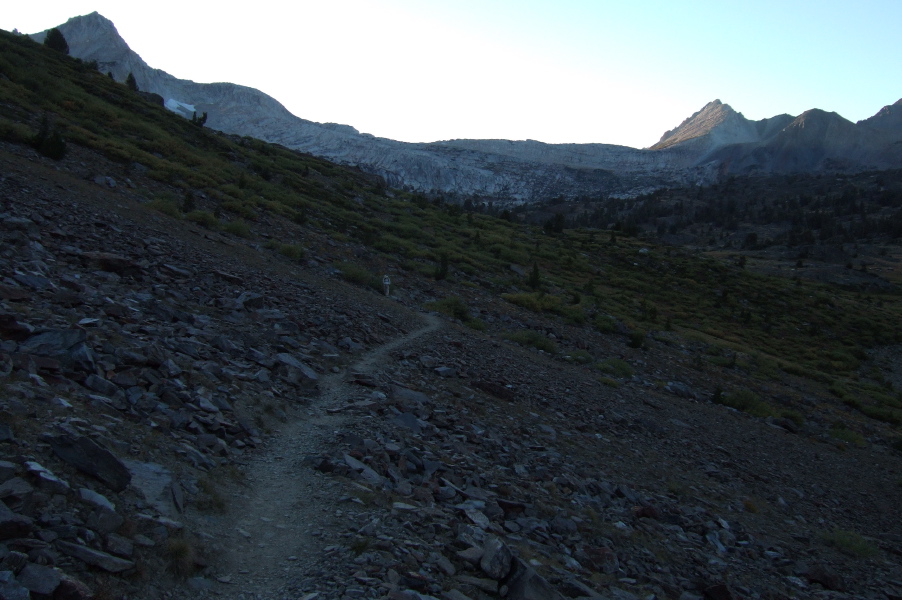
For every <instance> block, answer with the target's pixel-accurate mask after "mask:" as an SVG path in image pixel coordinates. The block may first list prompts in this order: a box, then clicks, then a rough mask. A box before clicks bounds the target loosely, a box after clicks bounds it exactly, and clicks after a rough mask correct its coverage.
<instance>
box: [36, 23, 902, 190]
mask: <svg viewBox="0 0 902 600" xmlns="http://www.w3.org/2000/svg"><path fill="white" fill-rule="evenodd" d="M59 28H60V30H61V31H62V32H63V34H64V35H65V37H66V39H67V40H68V42H69V45H70V48H71V52H72V55H73V56H77V57H79V58H82V59H84V60H96V61H97V62H98V65H99V68H100V70H101V71H103V72H107V71H109V72H111V73H113V75H114V76H115V77H116V79H117V80H119V81H123V80H124V79H125V78H126V76H127V74H128V73H130V72H131V73H133V74H134V75H135V77H136V79H137V81H138V85H139V86H140V88H141V89H142V90H144V91H147V92H153V93H156V94H159V95H160V96H162V97H163V98H164V100H165V101H166V104H167V106H168V107H170V108H171V109H172V110H175V111H176V112H180V113H181V114H183V115H184V116H186V117H189V118H190V116H191V114H192V113H193V112H194V111H197V112H198V114H200V113H203V112H207V113H208V115H209V120H208V122H207V125H208V126H210V127H214V128H216V129H219V130H222V131H225V132H229V133H237V134H240V135H250V136H253V137H256V138H259V139H262V140H266V141H269V142H275V143H279V144H282V145H285V146H287V147H289V148H293V149H297V150H301V151H303V152H308V153H311V154H314V155H317V156H322V157H325V158H328V159H330V160H333V161H335V162H338V163H341V164H346V165H356V166H359V167H360V168H362V169H364V170H366V171H368V172H371V173H375V174H378V175H381V176H382V177H384V178H385V180H386V181H387V183H388V184H389V185H391V186H395V187H407V188H410V189H414V190H419V191H423V192H432V193H442V194H446V195H451V196H452V197H466V196H480V197H484V198H487V199H494V200H508V201H515V202H531V201H539V200H547V199H549V198H553V197H558V196H565V197H576V196H591V197H598V196H602V195H635V194H637V193H641V192H643V191H647V190H649V189H653V188H656V187H660V186H667V185H674V184H692V183H706V182H711V181H714V180H716V179H717V178H718V177H720V176H721V175H722V174H723V172H731V173H748V172H783V171H796V170H804V171H810V170H825V169H826V170H830V169H833V170H836V169H840V170H848V169H851V170H856V169H862V168H890V167H893V166H895V167H898V166H899V165H900V151H899V150H898V147H899V146H900V144H899V141H900V133H899V131H898V127H897V126H888V125H887V124H886V123H887V121H888V119H886V118H880V119H878V118H877V117H878V116H879V115H878V116H875V117H873V118H872V119H869V120H868V121H867V122H865V124H864V125H861V126H852V129H853V130H854V132H852V133H849V132H845V133H843V134H841V135H838V134H836V132H833V130H832V129H831V130H830V131H829V132H828V131H826V130H823V129H822V128H814V129H816V130H817V132H816V133H815V132H813V131H812V127H810V126H809V127H808V128H807V129H806V128H803V127H802V126H801V125H800V122H799V121H798V120H796V121H793V118H792V117H790V116H789V115H779V116H776V117H773V118H771V119H764V120H762V121H757V122H752V121H749V120H747V119H745V118H744V117H743V116H742V115H741V114H739V113H737V112H735V111H734V110H733V109H732V108H730V107H729V106H728V105H725V104H722V103H721V102H720V101H714V102H712V103H710V104H708V105H707V106H705V107H704V108H703V109H702V110H701V111H699V112H698V113H696V114H695V115H693V116H692V117H690V118H689V119H687V120H686V121H684V122H683V123H682V124H681V125H680V126H679V127H677V128H676V129H675V130H673V131H670V132H667V133H666V134H665V135H664V136H663V137H662V139H661V141H660V142H658V144H655V145H654V146H652V147H651V148H650V149H648V150H638V149H635V148H628V147H625V146H615V145H610V144H544V143H541V142H535V141H516V142H515V141H509V140H451V141H444V142H435V143H429V144H408V143H403V142H396V141H393V140H389V139H385V138H376V137H373V136H370V135H367V134H361V133H359V132H358V131H357V130H356V129H354V128H353V127H350V126H347V125H337V124H333V123H326V124H322V123H315V122H312V121H307V120H304V119H300V118H298V117H295V116H294V115H292V114H291V113H289V112H288V111H287V110H286V109H285V107H283V106H282V105H281V104H279V103H278V102H277V101H276V100H275V99H273V98H271V97H269V96H267V95H266V94H263V93H262V92H259V91H257V90H254V89H251V88H247V87H243V86H240V85H235V84H230V83H214V84H197V83H194V82H191V81H186V80H180V79H176V78H175V77H172V76H171V75H169V74H167V73H165V72H163V71H160V70H158V69H153V68H151V67H150V66H149V65H147V64H146V63H145V62H144V61H143V60H142V59H141V57H140V56H138V55H137V54H135V53H134V52H132V51H131V50H130V49H129V48H128V45H127V44H126V42H125V41H124V40H123V39H122V38H121V37H120V36H119V34H118V33H117V32H116V29H115V27H114V26H113V24H112V23H111V22H110V21H109V20H107V19H105V18H104V17H102V16H101V15H99V14H97V13H92V14H90V15H86V16H82V17H75V18H73V19H70V20H69V21H68V22H66V23H65V24H62V25H60V27H59ZM43 35H44V34H36V35H35V36H34V37H35V39H38V40H40V39H42V36H43ZM892 108H893V107H887V108H886V109H884V111H882V112H881V114H883V113H884V112H886V111H889V110H890V109H892ZM806 115H807V113H806ZM806 115H803V116H802V117H799V119H802V122H805V121H809V122H810V120H811V119H810V116H808V117H806ZM790 122H792V126H789V127H787V126H788V125H790ZM834 129H835V128H834ZM803 131H804V133H800V132H803Z"/></svg>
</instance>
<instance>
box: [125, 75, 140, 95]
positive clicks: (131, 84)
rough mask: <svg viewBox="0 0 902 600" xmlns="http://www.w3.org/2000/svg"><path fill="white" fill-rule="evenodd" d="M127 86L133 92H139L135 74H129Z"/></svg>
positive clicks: (126, 80) (126, 79)
mask: <svg viewBox="0 0 902 600" xmlns="http://www.w3.org/2000/svg"><path fill="white" fill-rule="evenodd" d="M125 85H127V86H128V89H130V90H131V91H133V92H137V91H138V80H136V79H135V74H134V73H132V72H131V71H129V72H128V77H126V78H125Z"/></svg>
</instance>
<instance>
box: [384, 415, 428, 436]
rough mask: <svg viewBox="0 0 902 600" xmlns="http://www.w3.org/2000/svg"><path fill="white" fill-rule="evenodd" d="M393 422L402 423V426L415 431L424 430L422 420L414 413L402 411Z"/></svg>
mask: <svg viewBox="0 0 902 600" xmlns="http://www.w3.org/2000/svg"><path fill="white" fill-rule="evenodd" d="M392 423H394V424H396V425H400V426H401V427H406V428H407V429H409V430H411V431H412V432H413V433H420V432H421V431H422V430H423V428H422V426H420V420H419V419H417V416H416V415H415V414H413V413H401V414H399V415H395V417H394V418H393V419H392Z"/></svg>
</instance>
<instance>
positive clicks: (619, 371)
mask: <svg viewBox="0 0 902 600" xmlns="http://www.w3.org/2000/svg"><path fill="white" fill-rule="evenodd" d="M595 367H596V368H597V369H598V370H599V371H601V372H602V373H605V374H607V375H612V376H614V377H620V378H621V379H626V378H627V377H632V376H633V368H632V367H631V366H630V365H629V363H628V362H626V361H625V360H621V359H619V358H607V359H605V360H603V361H601V362H600V363H598V364H597V365H595Z"/></svg>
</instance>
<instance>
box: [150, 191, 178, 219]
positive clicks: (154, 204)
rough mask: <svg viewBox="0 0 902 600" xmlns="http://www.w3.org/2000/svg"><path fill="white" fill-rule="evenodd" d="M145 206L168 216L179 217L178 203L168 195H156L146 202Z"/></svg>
mask: <svg viewBox="0 0 902 600" xmlns="http://www.w3.org/2000/svg"><path fill="white" fill-rule="evenodd" d="M147 206H148V207H149V208H152V209H154V210H157V211H160V212H161V213H163V214H164V215H168V216H170V217H175V218H179V217H180V216H181V213H180V212H179V206H178V204H177V203H176V201H175V200H173V199H172V198H170V197H168V196H157V197H156V198H154V199H153V200H151V201H150V202H148V203H147Z"/></svg>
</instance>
